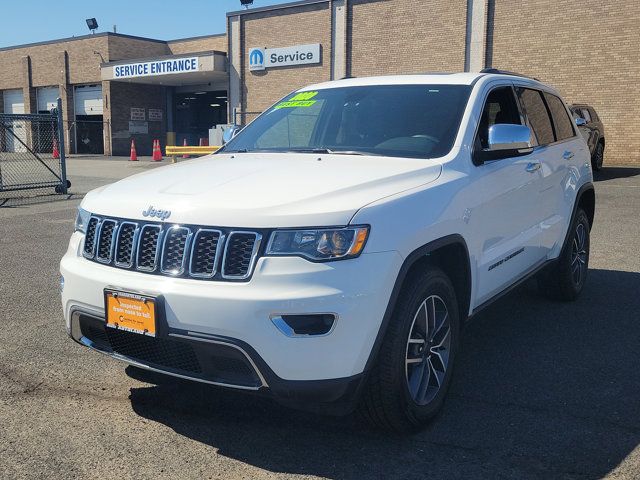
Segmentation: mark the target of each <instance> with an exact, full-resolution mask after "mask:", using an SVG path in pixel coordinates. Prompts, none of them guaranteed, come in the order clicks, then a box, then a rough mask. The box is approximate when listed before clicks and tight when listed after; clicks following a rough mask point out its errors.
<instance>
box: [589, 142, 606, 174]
mask: <svg viewBox="0 0 640 480" xmlns="http://www.w3.org/2000/svg"><path fill="white" fill-rule="evenodd" d="M603 163H604V145H603V143H602V142H598V144H597V145H596V149H595V150H594V152H593V155H592V157H591V168H592V169H593V170H594V171H595V172H599V171H600V170H602V164H603Z"/></svg>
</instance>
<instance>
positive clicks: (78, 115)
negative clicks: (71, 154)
mask: <svg viewBox="0 0 640 480" xmlns="http://www.w3.org/2000/svg"><path fill="white" fill-rule="evenodd" d="M73 98H74V100H73V104H74V110H75V122H74V127H75V128H74V130H75V139H76V152H77V153H89V154H102V153H104V123H103V117H102V113H103V112H102V86H101V85H78V86H76V87H75V89H74V92H73Z"/></svg>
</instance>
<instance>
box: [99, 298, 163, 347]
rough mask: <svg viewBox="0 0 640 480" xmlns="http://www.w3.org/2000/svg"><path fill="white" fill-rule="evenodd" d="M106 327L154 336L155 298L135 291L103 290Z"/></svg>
mask: <svg viewBox="0 0 640 480" xmlns="http://www.w3.org/2000/svg"><path fill="white" fill-rule="evenodd" d="M104 298H105V310H106V312H107V315H106V317H107V318H106V320H107V327H111V328H117V329H119V330H125V331H127V332H133V333H139V334H141V335H149V336H151V337H155V336H156V299H155V298H154V297H149V296H147V295H139V294H136V293H128V292H119V291H115V290H105V291H104Z"/></svg>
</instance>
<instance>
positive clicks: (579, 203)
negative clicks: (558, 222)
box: [571, 183, 596, 229]
mask: <svg viewBox="0 0 640 480" xmlns="http://www.w3.org/2000/svg"><path fill="white" fill-rule="evenodd" d="M578 207H581V208H582V209H583V210H584V211H585V213H586V214H587V218H589V229H591V227H592V226H593V219H594V217H595V214H596V191H595V189H594V188H593V184H591V183H587V184H585V185H583V186H582V187H581V188H580V190H578V195H577V196H576V202H575V205H574V207H573V213H572V215H571V221H572V222H573V218H574V217H575V215H576V212H577V211H578Z"/></svg>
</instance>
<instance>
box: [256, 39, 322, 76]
mask: <svg viewBox="0 0 640 480" xmlns="http://www.w3.org/2000/svg"><path fill="white" fill-rule="evenodd" d="M321 61H322V57H321V53H320V44H319V43H312V44H308V45H294V46H292V47H282V48H250V49H249V70H264V69H265V68H274V67H289V66H292V65H308V64H314V63H316V64H317V63H320V62H321Z"/></svg>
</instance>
